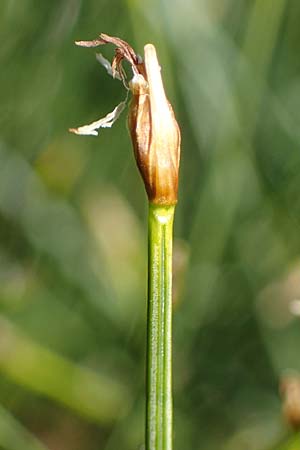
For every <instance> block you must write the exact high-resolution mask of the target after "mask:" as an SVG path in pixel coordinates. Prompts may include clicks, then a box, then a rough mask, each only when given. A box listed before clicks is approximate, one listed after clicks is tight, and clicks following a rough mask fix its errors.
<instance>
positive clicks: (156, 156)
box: [70, 34, 180, 205]
mask: <svg viewBox="0 0 300 450" xmlns="http://www.w3.org/2000/svg"><path fill="white" fill-rule="evenodd" d="M107 43H112V44H114V45H115V46H116V51H115V56H114V58H113V61H112V64H111V65H110V63H109V61H107V60H106V59H105V58H104V57H103V56H102V55H101V54H98V55H97V59H98V60H99V61H100V62H101V64H102V65H103V66H104V67H105V68H106V70H107V72H108V73H110V74H111V75H112V76H113V77H114V78H118V79H120V80H122V81H123V84H124V86H125V87H126V88H127V89H129V90H130V91H131V92H132V101H131V103H130V107H129V115H128V127H129V131H130V134H131V139H132V144H133V148H134V154H135V159H136V162H137V165H138V168H139V171H140V173H141V176H142V178H143V180H144V184H145V188H146V191H147V194H148V198H149V201H150V202H152V203H155V204H160V205H172V204H175V203H176V202H177V190H178V170H179V158H180V131H179V127H178V124H177V122H176V119H175V116H174V113H173V109H172V107H171V105H170V103H169V102H168V100H167V98H166V95H165V91H164V87H163V82H162V77H161V71H160V66H159V63H158V60H157V55H156V50H155V47H154V46H153V45H152V44H147V45H146V46H145V48H144V52H145V57H144V61H143V60H142V58H141V57H140V56H139V55H137V54H136V53H135V51H134V50H133V49H132V47H130V45H129V44H127V42H125V41H123V40H122V39H119V38H116V37H111V36H108V35H106V34H101V35H100V37H99V39H95V40H93V41H78V42H76V44H77V45H80V46H83V47H97V46H99V45H104V44H107ZM123 60H126V61H128V62H129V64H130V66H131V69H132V72H133V78H132V79H131V81H130V82H129V83H127V77H126V72H125V71H124V69H123V66H122V63H123ZM126 100H127V98H126ZM126 100H125V101H124V102H122V103H120V105H118V106H117V107H116V108H115V109H114V111H112V113H109V114H108V115H107V116H106V117H104V118H103V119H100V120H98V121H96V122H93V123H92V124H90V125H85V126H83V127H79V128H76V129H71V130H70V131H72V132H74V133H76V134H94V135H97V134H98V131H97V130H98V129H99V128H100V127H110V126H112V124H113V123H114V122H115V120H116V119H117V118H118V117H119V115H120V113H121V112H122V110H123V109H124V107H125V103H126Z"/></svg>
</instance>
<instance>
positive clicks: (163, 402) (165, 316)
mask: <svg viewBox="0 0 300 450" xmlns="http://www.w3.org/2000/svg"><path fill="white" fill-rule="evenodd" d="M174 210H175V207H174V206H159V205H153V204H151V203H150V204H149V241H148V246H149V247H148V250H149V253H148V328H147V331H148V333H147V383H146V450H171V449H172V421H173V420H172V417H173V413H172V241H173V237H172V235H173V218H174Z"/></svg>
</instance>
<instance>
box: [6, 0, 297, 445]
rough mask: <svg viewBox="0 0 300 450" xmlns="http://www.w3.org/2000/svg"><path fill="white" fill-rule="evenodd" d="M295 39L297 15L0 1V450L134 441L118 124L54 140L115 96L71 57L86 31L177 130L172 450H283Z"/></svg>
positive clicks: (137, 253) (287, 440) (122, 146)
mask: <svg viewBox="0 0 300 450" xmlns="http://www.w3.org/2000/svg"><path fill="white" fill-rule="evenodd" d="M299 24H300V3H299V1H298V0H290V1H287V0H256V1H255V0H186V1H182V0H162V1H155V0H146V1H143V2H142V1H140V2H139V1H138V0H127V1H125V0H124V1H118V0H116V1H112V0H110V1H109V0H97V1H96V0H85V1H81V0H60V1H58V0H54V1H49V2H45V1H37V0H21V1H16V0H2V3H1V14H0V37H1V46H0V67H1V70H0V99H1V103H0V308H1V309H0V314H1V318H0V400H1V404H2V406H1V410H0V422H1V424H0V448H1V449H3V450H24V449H26V450H27V449H28V450H34V449H35V450H39V449H43V448H47V449H49V450H61V449H63V450H71V449H72V450H86V449H89V450H94V449H95V450H96V449H101V450H115V449H120V450H132V449H137V448H139V446H140V445H141V444H142V442H143V421H144V398H143V396H144V348H145V315H146V264H145V259H146V245H147V242H146V206H145V205H146V201H145V194H144V192H143V187H142V183H141V180H140V179H139V176H138V173H137V170H136V168H135V163H134V159H133V155H132V150H131V148H130V142H129V138H128V133H127V130H126V126H125V120H126V119H125V116H126V114H123V117H121V118H120V119H119V121H118V122H117V123H116V124H115V125H114V127H113V129H112V130H102V131H101V132H100V136H99V137H98V138H94V137H77V136H73V135H71V134H68V132H67V129H68V128H69V127H70V126H77V125H80V124H83V123H89V122H91V121H92V120H96V119H98V118H99V117H102V116H104V115H105V114H107V113H108V112H109V111H112V109H113V108H114V106H115V105H116V104H117V103H119V102H120V101H121V100H123V98H124V94H125V93H124V89H123V87H122V85H121V83H119V82H118V81H117V80H113V79H111V78H110V77H108V76H107V74H106V73H105V70H103V68H102V67H101V66H100V65H99V64H98V63H97V61H96V59H95V57H94V51H92V50H86V49H80V48H76V47H75V46H74V45H73V41H74V40H75V39H90V38H95V37H96V36H97V35H98V33H100V32H106V33H108V34H111V35H115V36H120V37H122V38H124V39H126V40H127V41H128V42H130V43H131V44H132V46H133V47H134V48H135V49H136V50H137V51H139V52H140V53H142V52H143V45H144V44H145V43H147V42H152V43H154V44H155V45H156V47H157V50H158V54H159V58H160V62H161V65H162V70H163V76H164V80H165V84H166V89H167V92H168V96H169V98H170V99H171V100H172V104H173V105H174V109H175V111H176V115H177V118H178V121H179V123H180V124H181V129H182V137H183V142H182V167H181V183H180V201H179V204H178V207H177V215H176V224H175V237H176V240H177V242H175V243H176V251H175V261H174V266H175V267H174V268H175V274H176V275H175V280H174V284H175V295H174V299H175V304H174V398H175V449H184V450H196V449H199V450H200V449H201V450H204V449H206V450H215V449H220V450H241V449H243V450H260V449H262V450H264V449H278V450H280V449H282V450H289V449H290V450H292V449H293V450H295V449H299V448H300V444H299V439H298V438H299V437H298V436H296V437H295V436H294V435H293V432H292V428H290V427H289V426H288V424H287V423H286V420H287V418H291V417H293V421H294V422H293V423H295V420H294V418H295V417H296V419H297V417H298V419H297V420H298V421H300V412H299V410H300V405H299V397H297V392H299V390H297V388H296V389H294V387H293V386H297V385H298V386H299V378H298V377H299V375H298V373H299V372H300V356H299V355H300V353H299V348H300V318H299V316H300V303H299V302H300V301H299V299H300V237H299V236H300V176H299V173H300V146H299V144H300V132H299V130H300V126H299V125H300V122H299V117H300V114H299V112H300V62H299V61H300V60H299V52H300V26H299ZM103 52H104V54H105V56H106V57H110V56H111V55H112V53H113V49H112V48H105V49H103ZM287 383H288V384H287ZM291 383H292V384H291ZM280 392H281V395H280ZM298 405H299V406H298ZM291 408H292V409H291ZM297 408H298V409H297ZM282 411H284V412H285V415H286V418H284V417H283V415H282ZM297 414H298V416H297ZM297 420H296V422H297ZM38 441H40V444H39V443H38Z"/></svg>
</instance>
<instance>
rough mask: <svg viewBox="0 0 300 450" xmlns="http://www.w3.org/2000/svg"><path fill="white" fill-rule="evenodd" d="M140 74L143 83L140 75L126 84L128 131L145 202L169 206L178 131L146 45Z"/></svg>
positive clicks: (173, 199) (152, 51) (176, 166)
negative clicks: (129, 97)
mask: <svg viewBox="0 0 300 450" xmlns="http://www.w3.org/2000/svg"><path fill="white" fill-rule="evenodd" d="M144 70H145V74H146V79H145V78H144V77H143V76H142V75H141V74H140V75H138V76H137V77H134V78H133V80H132V81H131V83H130V87H131V90H132V92H133V100H132V103H131V106H130V108H129V122H128V123H129V130H130V133H131V138H132V143H133V148H134V153H135V157H136V162H137V165H138V168H139V170H140V173H141V175H142V178H143V180H144V183H145V188H146V191H147V194H148V198H149V201H150V202H151V203H154V204H159V205H173V204H175V203H176V202H177V190H178V170H179V156H180V131H179V127H178V125H177V122H176V119H175V117H174V113H173V110H172V107H171V105H170V103H169V102H168V100H167V98H166V96H165V92H164V88H163V84H162V79H161V74H160V67H159V64H158V61H157V57H156V51H155V48H154V46H153V45H150V44H148V45H146V46H145V66H144Z"/></svg>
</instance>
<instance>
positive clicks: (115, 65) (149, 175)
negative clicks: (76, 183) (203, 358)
mask: <svg viewBox="0 0 300 450" xmlns="http://www.w3.org/2000/svg"><path fill="white" fill-rule="evenodd" d="M108 43H111V44H114V45H115V46H116V51H115V56H114V59H113V61H112V64H110V62H109V61H107V60H106V59H105V58H104V57H103V56H102V54H100V53H99V54H97V59H98V60H99V61H100V62H101V64H102V65H104V67H105V68H106V70H107V72H108V73H109V74H111V75H112V76H113V77H114V78H118V79H119V80H121V81H122V82H123V84H124V86H125V88H126V90H127V95H126V99H125V100H124V101H123V102H121V103H120V104H119V105H118V106H117V107H116V108H115V109H114V110H113V111H112V112H111V113H109V114H107V116H105V117H104V118H102V119H100V120H97V121H95V122H93V123H91V124H90V125H85V126H82V127H79V128H75V129H74V128H72V129H71V130H70V131H72V132H74V133H76V134H83V135H87V134H91V135H97V134H98V130H99V129H100V128H101V127H102V128H103V127H104V128H105V127H111V126H112V125H113V123H114V122H115V120H116V119H117V118H118V117H119V115H120V113H121V112H122V111H123V109H124V108H125V105H126V101H127V98H128V94H129V93H131V96H132V99H131V102H130V106H129V114H128V128H129V131H130V135H131V139H132V144H133V149H134V155H135V159H136V162H137V166H138V169H139V171H140V174H141V176H142V179H143V181H144V185H145V189H146V192H147V196H148V202H149V208H148V313H147V346H146V347H147V357H146V435H145V447H146V450H171V449H172V440H173V438H172V435H173V431H172V422H173V412H172V245H173V244H172V240H173V219H174V211H175V205H176V203H177V190H178V170H179V159H180V131H179V127H178V124H177V122H176V119H175V117H174V113H173V110H172V107H171V105H170V103H169V102H168V100H167V98H166V95H165V91H164V87H163V82H162V77H161V71H160V66H159V63H158V59H157V55H156V50H155V47H154V46H153V45H152V44H147V45H146V46H145V48H144V58H143V59H142V58H141V57H140V56H139V55H137V54H136V53H135V51H134V50H133V49H132V47H131V46H130V45H129V44H127V42H125V41H123V40H121V39H119V38H116V37H111V36H108V35H106V34H101V35H100V37H99V38H98V39H95V40H93V41H78V42H76V44H77V45H80V46H83V47H97V46H100V45H104V44H108ZM123 60H127V61H128V62H129V64H130V65H131V68H132V72H133V76H132V79H131V80H130V81H129V82H127V76H126V73H125V71H124V69H123V67H122V62H123Z"/></svg>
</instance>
